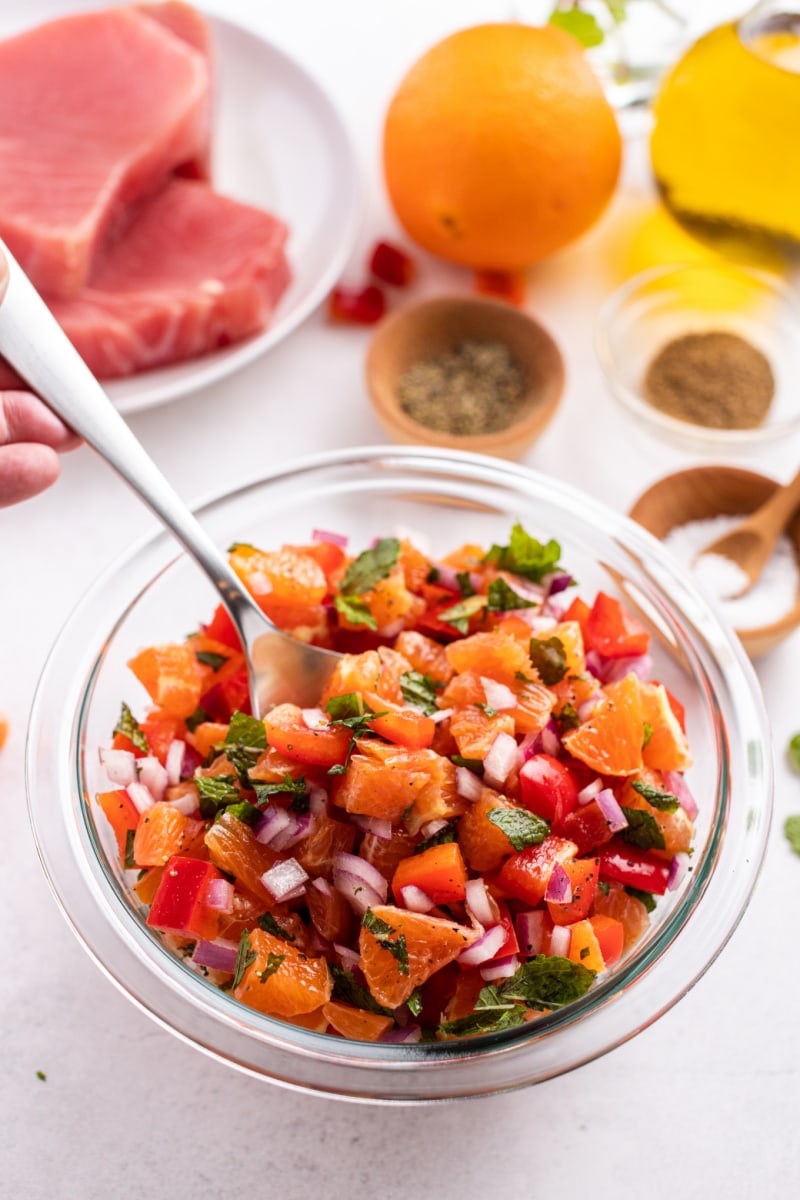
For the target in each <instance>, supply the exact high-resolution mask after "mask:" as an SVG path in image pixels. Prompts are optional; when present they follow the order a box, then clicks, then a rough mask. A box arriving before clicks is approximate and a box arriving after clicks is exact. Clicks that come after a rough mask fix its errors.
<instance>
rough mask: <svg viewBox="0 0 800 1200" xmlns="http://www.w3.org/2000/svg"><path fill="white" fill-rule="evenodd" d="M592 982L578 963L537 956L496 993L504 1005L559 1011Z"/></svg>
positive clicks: (543, 955) (558, 957) (576, 998)
mask: <svg viewBox="0 0 800 1200" xmlns="http://www.w3.org/2000/svg"><path fill="white" fill-rule="evenodd" d="M593 979H594V971H589V970H587V968H586V967H584V966H582V965H581V964H580V963H574V962H572V961H571V960H570V959H568V958H561V957H560V956H559V955H545V954H537V955H535V957H534V958H529V959H528V961H527V962H526V963H523V965H522V966H521V967H520V969H519V970H518V971H517V973H516V974H515V975H512V976H511V978H510V979H506V980H504V981H503V983H502V984H501V985H500V986H499V988H498V989H497V991H498V993H499V995H500V996H501V997H502V999H503V1000H504V1001H508V1000H521V1001H522V1003H523V1004H526V1005H527V1006H528V1008H536V1009H545V1008H562V1007H563V1006H564V1005H565V1004H572V1002H573V1001H574V1000H579V999H580V998H581V996H583V995H585V993H586V992H587V991H588V989H589V987H590V985H591V983H592V980H593ZM479 998H480V997H479Z"/></svg>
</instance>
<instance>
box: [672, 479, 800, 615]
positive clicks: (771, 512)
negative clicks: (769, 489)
mask: <svg viewBox="0 0 800 1200" xmlns="http://www.w3.org/2000/svg"><path fill="white" fill-rule="evenodd" d="M798 505H800V471H798V472H797V474H796V475H795V477H794V479H792V480H791V482H790V483H787V484H785V485H784V486H783V487H776V488H775V491H774V492H773V493H772V495H771V496H770V498H769V499H768V500H767V501H766V502H765V503H764V504H762V505H761V507H760V508H757V509H756V511H755V512H754V513H751V514H750V516H749V517H746V518H745V519H744V520H743V521H741V522H740V523H739V524H738V525H737V526H736V528H735V529H731V530H730V532H729V533H726V534H723V536H722V537H719V538H717V539H716V541H714V542H711V544H710V545H708V546H704V547H703V549H702V550H700V551H699V552H698V553H697V555H695V560H696V559H698V558H701V557H702V556H703V555H704V554H718V555H720V556H721V557H722V558H727V559H730V561H731V562H733V563H735V564H736V566H737V567H739V568H740V570H742V571H743V572H744V574H745V575H746V576H747V583H746V584H745V586H744V587H743V588H741V589H740V591H738V592H737V593H736V595H737V596H743V595H744V594H745V592H749V590H750V588H751V587H752V586H753V584H754V583H755V581H756V580H757V579H758V577H759V575H760V574H761V572H762V571H763V569H764V567H765V565H766V562H767V559H768V558H769V556H770V554H771V553H772V551H773V549H774V548H775V543H776V542H777V540H778V538H779V537H780V535H781V534H782V533H783V531H784V529H785V528H786V526H787V524H788V522H789V521H790V520H791V518H792V517H793V516H794V514H795V512H796V511H797V508H798Z"/></svg>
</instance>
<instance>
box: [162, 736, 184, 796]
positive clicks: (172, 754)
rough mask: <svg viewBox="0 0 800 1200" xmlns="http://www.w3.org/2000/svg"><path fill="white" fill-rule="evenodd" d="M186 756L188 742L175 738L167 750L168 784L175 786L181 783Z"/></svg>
mask: <svg viewBox="0 0 800 1200" xmlns="http://www.w3.org/2000/svg"><path fill="white" fill-rule="evenodd" d="M185 754H186V742H184V741H181V739H180V738H173V739H172V741H171V742H170V744H169V749H168V750H167V757H166V759H165V760H164V766H165V767H166V769H167V782H168V783H170V784H172V786H173V787H174V785H175V784H176V783H180V781H181V773H182V771H183V759H184V756H185Z"/></svg>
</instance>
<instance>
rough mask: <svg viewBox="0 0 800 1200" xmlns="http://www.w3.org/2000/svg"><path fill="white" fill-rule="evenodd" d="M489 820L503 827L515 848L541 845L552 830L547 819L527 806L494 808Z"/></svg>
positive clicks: (490, 812) (489, 814) (499, 827)
mask: <svg viewBox="0 0 800 1200" xmlns="http://www.w3.org/2000/svg"><path fill="white" fill-rule="evenodd" d="M488 817H489V820H490V821H491V822H492V824H493V825H496V826H497V828H498V829H502V831H503V833H504V834H505V835H506V837H507V838H508V840H509V841H510V842H511V845H512V846H513V847H514V849H515V850H524V849H525V848H526V846H538V845H540V844H541V843H542V842H543V841H544V839H545V838H546V837H547V835H548V834H549V832H550V826H549V824H548V823H547V821H544V820H543V819H542V818H541V817H537V816H536V814H535V813H532V812H528V810H527V809H525V808H499V807H498V808H492V809H490V810H489V813H488Z"/></svg>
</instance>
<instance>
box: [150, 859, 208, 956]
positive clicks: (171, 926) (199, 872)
mask: <svg viewBox="0 0 800 1200" xmlns="http://www.w3.org/2000/svg"><path fill="white" fill-rule="evenodd" d="M221 878H222V875H221V874H220V872H219V871H218V870H217V868H216V867H215V866H213V865H212V864H211V863H210V862H203V861H202V860H201V859H198V858H178V857H177V856H176V857H174V858H171V859H170V860H169V862H168V863H167V865H166V867H165V868H164V874H163V875H162V876H161V880H160V882H159V885H158V890H157V891H156V894H155V896H154V897H153V903H152V905H151V907H150V913H149V915H148V918H147V924H148V925H149V926H150V927H151V928H152V929H160V930H162V931H163V932H164V933H176V934H180V935H183V936H185V937H196V938H202V939H203V940H204V941H213V940H214V938H215V937H216V936H217V934H218V933H219V920H220V916H219V913H218V912H215V910H214V909H212V908H208V906H207V905H206V903H205V899H206V894H207V892H208V885H209V883H210V882H211V880H212V879H221Z"/></svg>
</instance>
